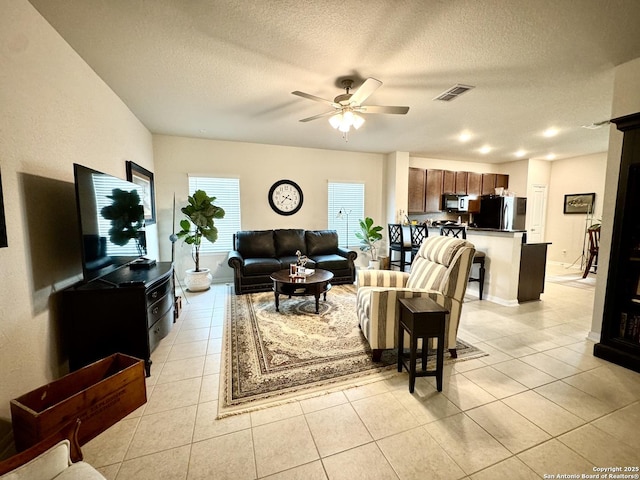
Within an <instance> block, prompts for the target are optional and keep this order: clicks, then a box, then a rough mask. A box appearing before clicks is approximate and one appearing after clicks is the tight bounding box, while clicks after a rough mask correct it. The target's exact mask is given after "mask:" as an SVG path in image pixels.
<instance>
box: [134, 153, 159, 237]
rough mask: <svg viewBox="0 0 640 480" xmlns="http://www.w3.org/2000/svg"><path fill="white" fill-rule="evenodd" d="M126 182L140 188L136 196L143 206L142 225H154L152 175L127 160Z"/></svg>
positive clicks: (154, 202) (154, 199) (154, 211)
mask: <svg viewBox="0 0 640 480" xmlns="http://www.w3.org/2000/svg"><path fill="white" fill-rule="evenodd" d="M127 180H128V181H130V182H133V183H135V184H136V185H139V186H140V191H138V195H140V198H141V199H142V205H143V206H144V223H145V225H152V224H154V223H156V194H155V190H154V186H153V173H152V172H150V171H149V170H147V169H146V168H143V167H141V166H140V165H138V164H136V163H133V162H131V161H129V160H127Z"/></svg>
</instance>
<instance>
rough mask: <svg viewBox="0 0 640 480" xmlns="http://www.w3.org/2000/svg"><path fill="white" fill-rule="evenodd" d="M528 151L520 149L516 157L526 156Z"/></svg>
mask: <svg viewBox="0 0 640 480" xmlns="http://www.w3.org/2000/svg"><path fill="white" fill-rule="evenodd" d="M526 153H527V152H525V151H524V150H522V149H520V150H518V151H517V152H516V157H524V156H525V155H526Z"/></svg>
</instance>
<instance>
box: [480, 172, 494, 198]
mask: <svg viewBox="0 0 640 480" xmlns="http://www.w3.org/2000/svg"><path fill="white" fill-rule="evenodd" d="M494 193H496V174H495V173H483V174H482V195H493V194H494Z"/></svg>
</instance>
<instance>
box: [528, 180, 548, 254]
mask: <svg viewBox="0 0 640 480" xmlns="http://www.w3.org/2000/svg"><path fill="white" fill-rule="evenodd" d="M532 193H533V198H532V199H531V202H530V203H529V202H527V203H529V205H530V207H529V208H530V209H531V210H530V211H531V217H530V223H529V231H528V232H527V243H540V242H543V241H544V218H545V211H546V210H545V209H546V205H545V204H546V199H547V186H546V185H534V186H533V191H532Z"/></svg>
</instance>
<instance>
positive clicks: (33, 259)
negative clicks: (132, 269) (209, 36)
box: [0, 0, 157, 445]
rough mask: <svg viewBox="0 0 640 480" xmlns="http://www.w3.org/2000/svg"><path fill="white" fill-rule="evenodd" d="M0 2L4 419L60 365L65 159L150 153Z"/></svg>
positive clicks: (69, 236)
mask: <svg viewBox="0 0 640 480" xmlns="http://www.w3.org/2000/svg"><path fill="white" fill-rule="evenodd" d="M0 11H1V12H2V15H0V109H1V114H0V161H1V162H2V163H1V165H0V169H1V174H2V186H3V191H4V192H3V193H4V206H5V213H6V224H7V234H8V242H9V246H8V248H0V265H2V275H1V276H0V385H1V387H0V420H4V419H8V418H9V417H10V414H9V400H10V399H12V398H15V397H17V396H19V395H22V394H24V393H26V392H28V391H30V390H32V389H34V388H36V387H38V386H40V385H43V384H46V383H48V382H50V381H51V380H53V379H54V378H57V377H58V376H60V375H62V374H64V373H66V371H67V365H66V359H65V358H64V357H63V355H62V352H61V351H60V340H59V336H60V326H59V322H60V318H59V316H58V315H57V314H56V310H55V306H56V304H57V303H56V301H57V296H56V295H53V293H54V292H55V291H56V290H58V289H60V288H61V287H63V286H65V285H68V284H69V283H71V282H73V281H75V280H77V279H79V278H80V274H81V267H80V253H79V248H80V242H79V234H78V230H77V220H76V210H75V196H74V186H73V163H74V162H75V163H81V164H84V165H87V166H90V167H93V168H96V169H98V170H102V171H105V172H108V173H111V174H114V175H117V176H119V177H122V178H124V177H125V160H134V161H135V162H137V163H139V164H141V165H143V166H145V167H147V168H149V169H152V167H153V156H152V141H151V134H150V133H149V132H148V131H147V129H146V128H145V127H144V126H142V124H141V123H140V122H139V121H138V120H137V119H136V117H135V116H134V115H133V114H132V113H131V112H130V111H129V109H128V108H127V107H126V106H125V105H124V104H123V103H122V101H121V100H120V99H119V98H118V97H116V95H115V94H114V93H113V92H112V91H111V90H110V89H109V88H108V87H107V86H106V85H105V84H104V82H103V81H102V80H101V79H100V78H98V77H97V76H96V74H95V73H94V72H93V70H91V68H89V67H88V65H86V64H85V63H84V62H83V61H82V59H80V57H79V56H78V55H77V54H76V53H75V51H74V50H72V49H71V47H70V46H69V45H68V44H67V43H66V42H65V41H64V40H63V39H62V38H61V37H60V36H59V35H58V34H57V33H56V31H55V30H54V29H53V28H52V27H51V26H50V25H49V24H48V23H47V22H46V21H45V20H44V19H43V18H42V17H41V16H40V14H38V13H37V11H36V10H35V9H34V8H33V7H32V6H31V4H30V3H28V2H27V1H26V0H0ZM149 243H150V245H151V246H153V248H154V249H155V251H156V252H157V242H155V246H154V238H153V235H152V234H151V235H149ZM152 251H153V250H152ZM3 425H5V423H4V422H0V440H1V439H2V436H3V433H4V432H2V431H1V428H2V426H3ZM0 445H1V443H0Z"/></svg>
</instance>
